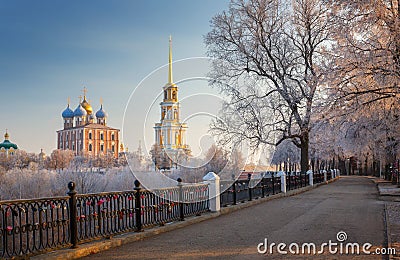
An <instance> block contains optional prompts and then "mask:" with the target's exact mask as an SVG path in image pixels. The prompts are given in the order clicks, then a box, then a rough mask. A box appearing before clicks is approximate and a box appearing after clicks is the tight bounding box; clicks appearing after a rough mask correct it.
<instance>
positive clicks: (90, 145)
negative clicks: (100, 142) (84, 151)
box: [89, 144, 92, 152]
mask: <svg viewBox="0 0 400 260" xmlns="http://www.w3.org/2000/svg"><path fill="white" fill-rule="evenodd" d="M91 151H92V144H89V152H91Z"/></svg>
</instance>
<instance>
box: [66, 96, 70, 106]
mask: <svg viewBox="0 0 400 260" xmlns="http://www.w3.org/2000/svg"><path fill="white" fill-rule="evenodd" d="M67 102H68V106H69V103H70V102H71V100H70V98H69V97H68V98H67Z"/></svg>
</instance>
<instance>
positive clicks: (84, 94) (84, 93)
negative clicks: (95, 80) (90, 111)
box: [83, 86, 87, 97]
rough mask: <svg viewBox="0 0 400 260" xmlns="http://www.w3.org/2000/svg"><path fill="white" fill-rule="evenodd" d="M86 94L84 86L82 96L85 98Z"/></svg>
mask: <svg viewBox="0 0 400 260" xmlns="http://www.w3.org/2000/svg"><path fill="white" fill-rule="evenodd" d="M86 93H87V88H86V87H85V86H84V87H83V96H84V97H86Z"/></svg>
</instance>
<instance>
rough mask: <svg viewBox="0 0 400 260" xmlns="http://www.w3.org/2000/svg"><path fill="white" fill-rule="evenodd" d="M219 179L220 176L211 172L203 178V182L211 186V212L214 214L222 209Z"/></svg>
mask: <svg viewBox="0 0 400 260" xmlns="http://www.w3.org/2000/svg"><path fill="white" fill-rule="evenodd" d="M219 179H220V178H219V176H218V175H217V174H215V173H213V172H209V173H207V174H206V175H205V176H204V177H203V181H204V182H205V183H207V184H208V185H209V186H208V189H209V191H208V200H209V201H210V210H211V211H212V212H217V211H220V209H221V201H220V186H219V185H220V184H219Z"/></svg>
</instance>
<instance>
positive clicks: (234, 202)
mask: <svg viewBox="0 0 400 260" xmlns="http://www.w3.org/2000/svg"><path fill="white" fill-rule="evenodd" d="M232 192H233V205H236V203H237V201H236V181H234V182H233V183H232Z"/></svg>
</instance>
